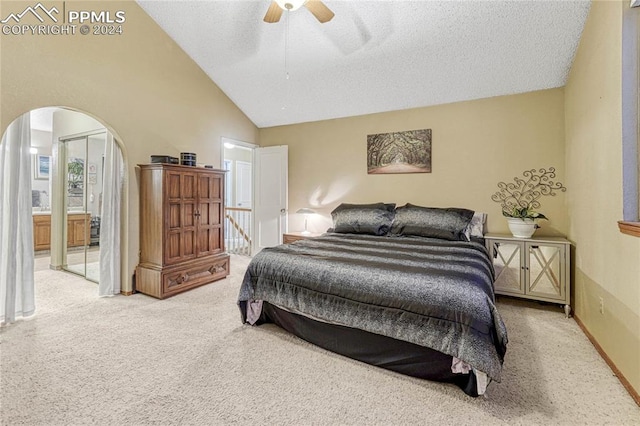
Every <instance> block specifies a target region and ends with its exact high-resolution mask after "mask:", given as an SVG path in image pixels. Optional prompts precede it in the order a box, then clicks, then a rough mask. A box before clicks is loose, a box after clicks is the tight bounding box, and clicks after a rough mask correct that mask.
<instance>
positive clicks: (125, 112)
mask: <svg viewBox="0 0 640 426" xmlns="http://www.w3.org/2000/svg"><path fill="white" fill-rule="evenodd" d="M32 3H33V2H29V1H27V2H8V1H2V2H1V3H0V15H1V16H3V17H4V16H7V15H8V14H9V13H10V12H21V11H22V10H24V8H25V7H26V5H28V4H32ZM54 4H55V5H57V6H58V8H59V9H60V10H62V2H61V1H60V2H47V6H51V5H54ZM66 8H67V10H69V9H72V8H73V9H76V10H98V11H99V10H108V11H112V12H115V11H117V10H124V11H125V12H126V22H125V23H124V24H123V29H124V34H123V35H121V36H94V35H86V36H83V35H80V34H76V35H73V36H65V35H51V36H43V35H36V36H32V35H19V36H15V35H9V36H7V35H1V36H0V64H1V65H0V68H1V72H0V99H1V106H0V132H2V133H3V132H4V130H5V129H6V128H7V126H8V125H9V123H11V121H13V120H14V119H15V118H16V117H18V116H19V115H21V114H23V113H25V112H27V111H30V110H32V109H35V108H40V107H45V106H65V107H70V108H73V109H77V110H81V111H83V112H86V113H88V114H89V115H92V116H94V117H96V118H98V119H99V121H100V122H102V123H103V124H104V125H105V126H106V127H108V128H109V129H110V130H111V131H112V133H113V134H114V135H115V136H116V138H117V139H119V141H120V143H121V144H122V147H123V154H124V157H125V161H126V162H127V165H128V179H129V181H128V183H127V187H128V191H129V200H128V205H127V208H128V223H127V224H125V226H128V234H129V242H128V244H127V245H126V247H125V250H127V251H128V255H127V258H126V261H127V262H126V263H127V265H126V269H127V271H128V272H126V273H127V275H128V277H127V280H126V281H127V282H123V290H126V289H128V288H130V287H128V286H129V285H130V281H131V276H132V274H133V271H134V268H135V266H136V264H137V261H138V255H137V253H138V221H139V218H138V182H137V176H136V169H135V165H136V164H138V163H147V162H149V155H151V154H169V155H173V156H179V153H180V152H183V151H187V152H195V153H197V155H198V157H197V160H198V163H204V164H213V165H215V166H216V167H217V166H219V165H220V153H221V151H222V150H221V147H220V138H221V137H229V138H233V139H238V140H243V141H247V142H253V143H256V142H257V139H258V130H257V128H256V127H255V125H254V124H253V123H252V122H251V121H250V120H249V119H248V118H247V117H246V116H245V115H244V114H243V113H242V112H241V111H240V110H239V109H238V108H237V107H236V106H235V105H234V104H233V103H232V102H231V101H230V100H229V99H228V98H227V96H226V95H225V94H224V93H223V92H222V91H221V90H220V89H219V88H218V87H217V86H216V85H215V84H214V83H212V82H211V80H210V79H209V78H208V77H207V76H206V75H205V74H204V73H203V72H202V70H201V69H200V68H199V67H198V66H197V65H196V64H195V63H194V62H193V61H192V60H191V59H190V58H189V57H188V56H187V55H186V54H185V53H184V52H183V51H182V50H181V49H180V48H179V47H178V46H177V45H176V44H175V43H174V42H173V41H172V40H171V39H170V38H169V37H168V36H167V35H166V34H165V33H164V32H163V31H162V30H161V29H160V27H158V25H157V24H156V23H155V22H154V21H153V20H152V19H151V18H150V17H149V16H148V15H147V14H146V13H144V11H143V10H142V9H141V8H140V7H139V6H138V5H137V4H136V3H135V2H133V1H125V2H112V1H94V2H75V1H67V2H66Z"/></svg>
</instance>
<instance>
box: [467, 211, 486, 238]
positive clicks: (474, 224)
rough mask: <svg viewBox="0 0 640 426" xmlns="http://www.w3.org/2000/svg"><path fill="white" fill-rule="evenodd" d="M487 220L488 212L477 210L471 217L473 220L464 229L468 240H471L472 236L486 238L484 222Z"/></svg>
mask: <svg viewBox="0 0 640 426" xmlns="http://www.w3.org/2000/svg"><path fill="white" fill-rule="evenodd" d="M486 221H487V214H486V213H479V212H475V213H474V214H473V217H472V218H471V222H469V225H468V226H467V228H466V229H465V230H464V235H465V236H466V237H467V240H469V241H471V238H472V237H475V238H484V224H485V222H486Z"/></svg>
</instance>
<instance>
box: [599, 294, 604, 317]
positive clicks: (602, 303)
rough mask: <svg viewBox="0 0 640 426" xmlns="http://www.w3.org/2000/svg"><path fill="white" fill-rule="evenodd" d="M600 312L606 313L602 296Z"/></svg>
mask: <svg viewBox="0 0 640 426" xmlns="http://www.w3.org/2000/svg"><path fill="white" fill-rule="evenodd" d="M600 313H601V314H604V299H603V298H602V297H601V298H600Z"/></svg>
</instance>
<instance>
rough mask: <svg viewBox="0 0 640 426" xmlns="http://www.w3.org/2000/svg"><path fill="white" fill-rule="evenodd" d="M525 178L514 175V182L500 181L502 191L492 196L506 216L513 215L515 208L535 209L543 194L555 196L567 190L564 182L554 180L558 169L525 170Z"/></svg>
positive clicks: (537, 207)
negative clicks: (558, 192)
mask: <svg viewBox="0 0 640 426" xmlns="http://www.w3.org/2000/svg"><path fill="white" fill-rule="evenodd" d="M522 175H523V176H524V179H523V178H520V177H517V176H516V177H514V178H513V180H514V183H511V182H510V183H507V182H498V188H500V191H498V192H496V193H495V194H493V195H492V196H491V199H492V200H493V201H495V202H496V203H500V205H501V206H502V214H503V215H504V216H509V217H513V216H514V213H513V212H514V211H515V210H520V211H534V210H536V209H539V208H540V201H538V200H539V199H540V198H541V197H543V196H555V195H556V191H562V192H564V191H566V190H567V188H565V187H564V186H563V185H562V183H560V182H554V181H553V180H552V179H554V178H555V177H556V169H555V168H553V167H549V169H548V170H547V169H539V170H537V171H536V169H531V170H525V171H524V172H523V173H522Z"/></svg>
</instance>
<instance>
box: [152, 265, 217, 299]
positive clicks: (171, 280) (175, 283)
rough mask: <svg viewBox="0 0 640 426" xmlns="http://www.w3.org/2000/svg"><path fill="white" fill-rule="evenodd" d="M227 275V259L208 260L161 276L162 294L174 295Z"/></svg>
mask: <svg viewBox="0 0 640 426" xmlns="http://www.w3.org/2000/svg"><path fill="white" fill-rule="evenodd" d="M227 275H229V257H228V256H224V257H219V258H216V259H209V260H207V261H204V262H198V263H194V264H191V265H188V266H185V267H184V268H179V269H172V270H171V271H170V272H166V273H163V274H162V293H163V296H164V295H168V293H176V292H180V291H183V290H186V289H188V288H192V287H197V286H199V285H203V284H207V283H210V282H212V281H216V280H219V279H222V278H224V277H226V276H227Z"/></svg>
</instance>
